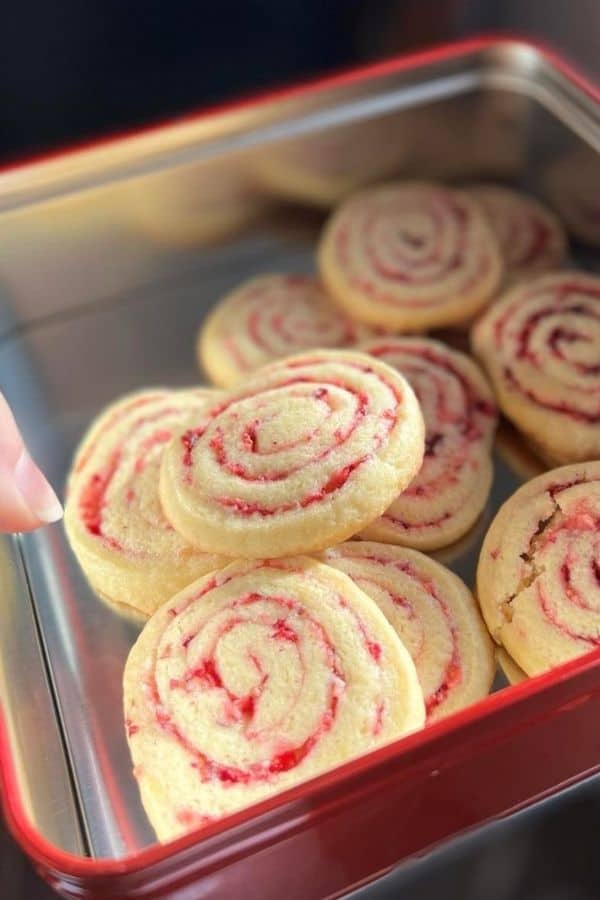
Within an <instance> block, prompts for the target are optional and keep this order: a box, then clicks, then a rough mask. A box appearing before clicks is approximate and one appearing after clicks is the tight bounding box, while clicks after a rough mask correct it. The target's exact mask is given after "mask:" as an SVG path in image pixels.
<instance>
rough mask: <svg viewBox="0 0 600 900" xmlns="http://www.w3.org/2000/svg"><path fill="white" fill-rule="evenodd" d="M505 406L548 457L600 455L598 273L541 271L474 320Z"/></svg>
mask: <svg viewBox="0 0 600 900" xmlns="http://www.w3.org/2000/svg"><path fill="white" fill-rule="evenodd" d="M472 343H473V348H474V350H475V353H476V354H477V356H478V357H479V359H480V360H481V362H482V363H483V365H484V366H485V368H486V369H487V371H488V373H489V375H490V378H491V379H492V382H493V385H494V387H495V389H496V396H497V399H498V402H499V404H500V406H501V408H502V410H503V412H504V413H505V414H506V415H507V416H508V418H509V419H511V420H512V422H513V423H514V424H515V425H516V426H517V428H519V429H520V430H521V431H522V432H524V434H525V435H527V437H528V438H529V439H530V440H531V441H532V443H533V444H534V445H535V447H536V449H537V451H538V452H539V453H540V455H541V456H542V457H543V458H544V459H545V460H547V461H548V462H550V463H566V462H576V461H577V460H586V459H595V458H597V457H600V278H598V277H597V276H594V275H586V274H583V273H581V272H560V273H555V274H553V275H542V276H540V277H538V278H535V279H532V280H531V281H528V282H526V283H525V284H523V285H521V286H518V287H515V288H513V290H511V291H509V292H508V293H507V294H506V295H505V296H504V297H503V298H502V299H501V300H499V301H498V302H497V303H495V304H494V305H493V306H492V307H491V308H490V309H489V310H487V312H486V313H485V315H483V316H482V317H481V319H480V320H479V321H478V322H477V323H476V324H475V326H474V328H473V332H472Z"/></svg>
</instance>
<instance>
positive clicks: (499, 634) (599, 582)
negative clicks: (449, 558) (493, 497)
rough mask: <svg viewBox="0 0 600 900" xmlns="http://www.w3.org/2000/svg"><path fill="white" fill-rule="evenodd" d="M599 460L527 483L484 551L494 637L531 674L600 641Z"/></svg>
mask: <svg viewBox="0 0 600 900" xmlns="http://www.w3.org/2000/svg"><path fill="white" fill-rule="evenodd" d="M599 559H600V461H599V462H588V463H577V464H575V465H570V466H563V467H562V468H560V469H554V470H552V471H551V472H546V473H545V474H544V475H540V476H538V477H537V478H534V479H533V480H532V481H529V482H527V483H526V484H524V485H523V486H522V487H521V488H519V490H518V491H517V492H516V493H515V494H513V495H512V497H510V499H509V500H507V501H506V503H505V504H504V505H503V506H502V507H501V508H500V510H499V512H498V513H497V515H496V517H495V519H494V521H493V522H492V525H491V526H490V529H489V531H488V533H487V535H486V537H485V540H484V542H483V546H482V548H481V556H480V558H479V565H478V569H477V595H478V598H479V603H480V605H481V609H482V612H483V615H484V618H485V620H486V622H487V626H488V628H489V630H490V633H491V635H492V637H493V638H494V639H495V640H496V641H497V643H498V644H500V645H502V646H503V647H504V648H505V650H506V651H507V652H508V653H509V655H510V656H511V657H512V658H513V660H514V661H515V662H516V663H517V665H518V666H520V668H521V669H523V671H524V672H526V673H527V674H528V675H537V674H538V673H539V672H543V671H545V670H546V669H549V668H551V667H552V666H556V665H558V664H559V663H563V662H566V661H567V660H569V659H572V658H573V657H576V656H579V655H581V654H583V653H586V652H588V651H590V650H593V649H595V648H596V647H598V646H600V577H599V575H600V570H599V567H598V560H599Z"/></svg>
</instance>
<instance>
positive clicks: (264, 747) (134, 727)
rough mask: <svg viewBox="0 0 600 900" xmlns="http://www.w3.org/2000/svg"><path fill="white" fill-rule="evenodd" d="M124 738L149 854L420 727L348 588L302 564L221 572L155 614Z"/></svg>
mask: <svg viewBox="0 0 600 900" xmlns="http://www.w3.org/2000/svg"><path fill="white" fill-rule="evenodd" d="M124 707H125V722H126V729H127V737H128V741H129V746H130V750H131V755H132V758H133V762H134V767H135V768H134V774H135V776H136V778H137V780H138V782H139V787H140V791H141V795H142V801H143V804H144V808H145V809H146V812H147V814H148V818H149V819H150V821H151V823H152V825H153V826H154V828H155V830H156V833H157V835H158V837H159V839H160V840H161V841H167V840H170V839H171V838H175V837H177V836H178V835H181V834H183V833H185V832H187V831H190V830H192V829H194V828H198V827H202V826H203V825H205V824H207V823H209V822H212V821H215V820H216V819H220V818H221V817H223V816H225V815H227V814H228V813H232V812H234V811H235V810H239V809H243V808H245V807H247V806H250V805H251V804H253V803H256V802H257V801H259V800H262V799H264V798H266V797H271V796H272V795H273V794H276V793H278V792H280V791H282V790H285V789H286V788H289V787H291V786H292V785H295V784H298V783H299V782H302V781H305V780H306V779H308V778H312V777H313V776H315V775H318V774H320V773H322V772H325V771H327V770H329V769H331V768H333V767H334V766H337V765H339V764H340V763H343V762H345V761H347V760H349V759H352V758H353V757H356V756H358V755H360V754H363V753H366V752H367V751H369V750H371V749H372V748H375V747H378V746H380V745H382V744H385V743H388V742H390V741H393V740H395V739H397V738H399V737H401V736H402V735H404V734H406V733H408V732H410V731H414V730H415V729H418V728H420V727H421V726H422V725H423V723H424V718H425V710H424V704H423V695H422V693H421V689H420V687H419V682H418V678H417V673H416V671H415V666H414V664H413V662H412V660H411V658H410V655H409V653H408V651H407V650H406V649H405V647H404V646H403V644H402V642H401V641H400V640H399V639H398V637H397V635H396V634H395V632H394V630H393V628H392V627H391V626H390V625H389V623H388V622H387V621H386V619H385V617H384V616H383V615H382V613H381V612H380V611H379V609H377V607H376V605H375V604H374V603H373V602H372V601H371V600H370V599H369V598H368V597H367V596H366V595H365V594H363V592H362V591H361V590H359V589H358V588H357V587H356V586H355V585H354V584H353V583H352V582H351V580H350V579H349V578H348V577H347V576H345V575H343V574H342V573H341V572H337V571H335V570H334V569H332V568H330V567H329V566H325V565H323V564H321V563H318V562H315V561H314V560H310V559H307V558H297V559H286V560H275V561H273V560H270V561H268V560H267V561H265V560H260V561H251V562H241V561H238V562H235V563H232V564H231V565H229V566H227V567H226V568H225V569H222V570H221V571H220V572H217V573H214V574H212V575H209V576H207V577H205V578H203V579H201V580H199V581H197V582H195V583H194V584H193V585H190V586H189V587H188V588H187V589H185V590H184V591H182V592H181V593H180V594H179V595H178V596H176V597H175V598H173V599H172V600H170V601H169V602H168V603H166V604H165V605H164V606H163V607H162V608H161V609H160V610H158V612H157V613H156V614H155V615H154V616H153V617H152V618H151V619H150V620H149V622H148V623H147V624H146V626H145V628H144V630H143V631H142V633H141V635H140V637H139V638H138V640H137V642H136V644H135V645H134V647H133V649H132V650H131V652H130V655H129V658H128V660H127V665H126V667H125V675H124Z"/></svg>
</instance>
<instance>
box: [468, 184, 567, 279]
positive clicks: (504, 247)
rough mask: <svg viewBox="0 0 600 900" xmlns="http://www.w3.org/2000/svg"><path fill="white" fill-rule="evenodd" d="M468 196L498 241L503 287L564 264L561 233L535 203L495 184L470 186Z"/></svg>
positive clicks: (556, 222) (564, 246) (564, 244)
mask: <svg viewBox="0 0 600 900" xmlns="http://www.w3.org/2000/svg"><path fill="white" fill-rule="evenodd" d="M468 193H469V194H470V195H471V197H473V199H474V200H476V201H477V203H479V205H480V206H481V208H482V209H483V211H484V213H485V215H486V217H487V220H488V222H489V224H490V227H491V228H492V231H493V232H494V234H495V235H496V238H497V239H498V243H499V244H500V250H501V251H502V258H503V261H504V266H505V270H506V271H505V283H507V282H516V281H518V280H520V279H523V278H528V277H530V276H532V275H540V274H542V273H543V272H548V271H550V270H551V269H556V268H558V266H560V265H561V263H562V262H563V261H564V258H565V255H566V252H567V239H566V236H565V232H564V229H563V227H562V225H561V223H560V221H559V219H558V218H557V217H556V216H555V215H554V213H552V212H550V210H549V209H547V208H546V207H545V206H543V205H542V204H541V203H540V202H539V201H538V200H535V199H534V198H533V197H529V196H527V195H526V194H523V193H521V192H519V191H514V190H511V189H510V188H506V187H500V186H499V185H495V184H478V185H474V186H473V187H471V188H469V191H468Z"/></svg>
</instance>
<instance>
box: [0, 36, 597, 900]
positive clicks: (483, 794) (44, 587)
mask: <svg viewBox="0 0 600 900" xmlns="http://www.w3.org/2000/svg"><path fill="white" fill-rule="evenodd" d="M390 146H391V147H393V148H394V153H393V154H390V152H389V150H390ZM599 153H600V96H599V95H598V93H596V92H595V91H594V89H593V88H592V87H590V86H589V85H587V84H586V83H585V82H584V81H583V80H582V79H581V78H579V77H578V76H577V75H575V74H574V73H573V72H571V71H570V70H569V69H568V67H567V66H566V65H565V64H564V63H562V62H561V61H560V60H558V59H557V58H556V57H555V56H553V55H552V54H551V53H549V52H547V51H545V50H543V49H540V48H538V47H535V46H532V45H530V44H527V43H524V42H522V41H519V40H513V39H510V40H509V39H499V40H496V39H483V40H476V41H470V42H467V43H462V44H458V45H455V46H452V47H448V48H443V49H440V50H435V51H432V52H428V53H424V54H420V55H417V56H412V57H408V58H403V59H398V60H392V61H388V62H384V63H381V64H377V65H375V66H372V67H369V68H366V69H363V70H359V71H353V72H350V73H348V74H344V75H339V76H334V77H332V78H328V79H326V80H325V81H322V82H319V83H317V84H313V85H309V86H306V87H301V88H297V89H292V90H287V91H282V92H280V93H278V94H275V95H272V96H270V97H266V98H263V99H259V100H257V101H252V102H245V103H242V104H239V105H234V106H231V107H228V108H225V109H222V110H217V111H214V112H209V113H207V114H205V115H202V116H197V117H192V118H190V119H188V120H184V121H181V122H178V123H174V124H170V125H166V126H164V127H159V128H156V129H153V130H151V131H148V132H145V133H143V134H140V135H138V136H136V135H133V136H129V137H125V138H120V139H117V140H115V141H111V142H108V143H105V144H102V145H99V146H96V147H91V148H84V149H81V150H76V151H73V152H70V153H66V154H61V155H59V156H57V157H54V158H51V159H48V160H45V161H40V162H34V163H31V164H26V165H22V166H17V167H15V168H13V169H9V170H7V171H5V172H4V173H3V174H2V175H0V210H1V211H0V386H1V388H2V390H3V391H4V392H5V394H6V396H7V398H8V400H9V402H10V403H11V404H12V406H13V408H14V410H15V413H16V415H17V417H18V419H19V421H20V423H21V425H22V427H23V431H24V433H25V436H26V439H27V441H28V442H29V444H30V446H31V448H32V451H33V453H34V455H35V456H36V457H37V459H38V460H39V461H40V463H41V464H42V465H43V467H44V468H45V470H46V471H47V472H48V474H49V476H50V477H51V479H52V480H53V482H54V483H55V484H57V485H59V486H62V485H64V480H65V475H66V472H67V468H68V465H69V461H70V457H71V453H72V451H73V447H74V445H75V442H76V441H77V440H78V438H79V437H80V435H81V433H82V431H83V429H84V428H85V427H86V425H87V424H88V422H89V421H90V420H91V418H92V417H93V416H94V415H95V414H96V413H97V412H98V411H99V410H100V409H101V407H102V406H103V405H104V404H106V403H108V402H109V401H111V400H112V399H113V398H114V397H116V396H117V395H119V394H121V393H123V392H125V391H129V390H132V389H134V388H138V387H142V386H144V385H151V384H166V385H173V386H176V385H180V386H181V385H186V384H189V383H192V382H194V381H196V380H197V378H198V374H197V370H196V366H195V361H194V353H193V338H194V334H195V331H196V329H197V327H198V325H199V323H200V321H201V319H202V318H203V316H204V315H205V314H206V312H207V310H208V309H209V308H210V306H211V304H212V303H213V302H215V301H216V300H217V299H218V298H219V297H220V296H221V295H222V294H223V293H224V292H225V291H226V290H228V289H230V288H231V287H232V286H234V285H235V284H236V283H237V282H238V281H240V280H241V279H243V278H246V277H248V276H250V275H252V274H254V273H258V272H262V271H265V270H266V271H268V270H300V271H310V270H311V269H312V267H313V249H314V242H315V237H316V235H317V234H318V230H319V228H320V226H321V224H322V221H323V216H324V211H323V207H324V206H326V205H327V204H328V203H330V202H331V201H332V199H334V198H333V195H332V194H340V195H341V193H343V192H344V191H346V190H349V189H350V187H352V186H356V185H357V184H358V183H359V182H367V181H369V180H373V179H379V178H381V177H386V178H388V177H395V176H398V177H405V176H428V177H429V176H432V177H433V176H439V177H443V178H461V177H462V178H464V177H495V178H501V179H503V180H504V181H506V182H508V183H512V184H516V185H519V186H522V187H524V188H526V189H528V190H530V191H532V192H534V193H538V194H540V195H541V196H543V197H546V199H548V200H549V201H550V202H551V203H553V204H554V205H558V206H560V205H561V204H562V206H563V209H564V217H565V218H566V219H567V220H568V221H569V224H570V225H571V227H572V230H573V232H574V234H575V235H576V237H575V239H574V240H573V243H572V250H573V260H572V261H573V262H574V263H575V264H577V265H581V266H584V267H586V268H596V269H598V262H599V260H600V254H599V253H598V252H597V251H596V250H595V249H594V244H595V243H598V242H597V241H596V236H597V235H596V234H595V231H594V225H595V224H596V226H597V222H598V221H600V219H599V218H598V216H596V212H597V209H598V205H597V206H596V208H595V209H594V208H592V207H591V204H592V201H593V197H592V195H591V191H592V189H596V190H597V186H598V184H599V183H600V179H599V178H598V175H599V174H600V163H599V159H600V156H599V155H598V154H599ZM315 166H316V169H317V170H318V171H317V173H316V174H317V176H318V177H316V178H315ZM307 167H308V170H309V173H308V174H309V177H308V178H307ZM323 170H325V176H326V177H325V179H324V180H323V177H322V176H323ZM282 171H283V174H282ZM596 203H597V204H598V198H596ZM559 211H560V210H559ZM577 236H578V237H577ZM534 471H535V463H534V462H533V461H532V460H531V459H530V458H528V457H527V454H526V451H524V450H523V448H522V447H520V446H519V445H518V444H517V443H515V441H514V440H513V439H512V438H510V436H509V438H507V439H505V440H503V441H502V442H501V444H500V445H499V446H498V448H497V453H496V479H495V483H494V488H493V492H492V497H491V500H490V504H489V507H488V509H487V510H486V512H485V513H484V515H483V517H482V520H481V521H480V522H479V523H478V525H477V526H476V527H475V529H474V531H473V533H472V534H471V535H469V536H467V538H466V539H464V541H463V542H461V544H460V546H457V547H455V548H451V549H450V550H449V551H445V552H444V554H443V558H444V559H445V561H446V562H448V564H450V565H451V566H452V567H453V568H454V569H456V571H458V572H459V573H460V574H461V575H462V576H463V577H464V578H465V579H466V580H467V582H469V583H471V584H472V582H473V575H474V566H475V562H476V558H477V552H478V548H479V544H480V541H481V537H482V534H483V532H484V530H485V527H486V526H487V523H488V522H489V520H490V517H491V515H492V514H493V511H494V509H495V508H496V507H497V505H498V503H499V502H500V501H501V500H502V499H503V498H504V497H505V496H507V495H508V494H510V493H511V492H512V491H513V490H514V489H515V488H516V486H517V485H518V484H519V483H520V482H521V481H522V480H523V478H525V477H528V476H529V475H531V474H533V473H534ZM0 584H1V586H2V602H1V604H0V699H1V707H0V713H1V715H0V776H1V788H2V801H3V805H4V812H5V815H6V819H7V821H8V824H9V826H10V828H11V830H12V832H13V834H14V835H15V837H16V839H17V840H18V841H19V843H20V844H21V845H22V846H23V847H24V849H25V850H26V852H27V853H28V854H29V855H30V856H31V858H32V859H33V860H34V862H35V864H36V866H37V868H38V869H39V871H40V872H41V873H42V874H43V875H44V876H45V877H46V878H47V879H48V881H50V883H51V884H53V885H54V886H55V887H56V888H57V889H58V890H60V891H61V892H62V893H63V894H64V895H65V896H68V897H98V898H100V897H119V898H127V897H132V898H133V897H136V898H140V897H153V898H154V897H169V898H180V900H183V898H192V897H193V898H194V900H199V898H202V897H208V896H210V897H212V898H214V897H236V896H239V895H240V894H241V893H242V892H243V895H244V896H245V897H246V898H247V900H258V898H261V900H264V898H267V897H273V898H278V897H281V896H283V895H284V894H285V896H286V897H287V898H289V900H295V898H302V900H307V898H311V897H325V896H333V895H337V894H340V893H343V892H345V891H348V890H350V889H351V888H353V887H357V886H359V885H361V884H366V883H367V882H369V881H371V880H372V879H374V878H375V877H376V876H377V875H378V874H381V873H382V872H384V871H386V870H389V869H390V868H391V867H393V866H395V865H397V864H399V863H400V862H401V861H402V860H403V859H406V858H407V857H409V856H411V855H414V854H420V853H423V852H425V851H426V850H427V848H429V847H431V846H432V845H433V844H434V843H436V842H439V841H441V840H443V839H446V838H448V837H449V836H451V835H454V834H457V833H459V832H463V831H465V830H466V829H469V828H472V827H474V826H476V825H478V824H481V823H483V822H484V821H489V820H490V819H492V818H496V817H500V816H506V815H508V814H509V813H511V812H513V811H515V810H516V809H517V808H521V807H524V806H526V805H527V804H530V803H532V802H533V801H534V800H536V799H538V798H540V797H541V796H544V795H549V794H551V793H553V792H556V791H558V790H559V789H560V788H561V787H562V786H564V785H566V784H567V783H570V782H573V781H575V780H578V779H581V778H583V777H585V776H586V775H587V774H590V773H591V772H593V771H595V770H597V769H599V768H600V726H598V724H597V723H598V722H599V721H600V653H598V652H596V653H593V654H590V655H589V656H586V657H584V658H581V659H578V660H576V661H573V662H571V663H569V664H567V665H565V666H563V667H561V668H559V669H556V670H554V671H552V672H550V673H547V674H546V675H543V676H540V677H538V678H535V679H532V680H530V681H527V682H525V683H522V684H520V685H518V686H516V687H513V688H510V689H506V683H505V682H502V680H499V681H498V683H497V690H496V692H495V693H494V694H492V695H491V696H490V697H489V698H487V699H486V700H484V701H482V702H480V703H478V704H476V705H474V706H472V707H470V708H468V709H466V710H463V711H461V712H459V713H457V714H455V715H453V716H451V717H450V718H448V719H446V720H443V721H442V722H440V723H438V724H435V725H432V726H430V727H428V728H427V729H426V730H424V731H423V732H421V733H418V734H415V735H412V736H409V737H407V738H405V739H403V740H401V741H398V742H396V743H394V744H393V745H390V746H387V747H385V748H383V749H380V750H378V751H376V752H374V753H371V754H370V755H368V756H366V757H363V758H361V759H358V760H356V761H353V762H350V763H348V764H346V765H344V766H342V767H340V768H338V769H336V770H335V771H333V772H330V773H328V774H325V775H323V776H320V777H319V778H316V779H314V780H313V781H311V782H309V783H307V784H304V785H301V786H300V787H297V788H294V789H292V790H290V791H288V792H286V793H285V794H281V795H280V796H277V797H275V798H273V799H272V800H269V801H266V802H263V803H261V804H259V805H257V806H255V807H253V808H251V809H248V810H245V811H243V812H241V813H237V814H235V815H233V816H231V817H230V818H228V819H226V820H223V821H221V822H219V823H215V824H213V825H211V826H209V827H207V828H206V829H205V830H204V831H203V832H202V834H191V835H188V836H186V837H185V838H182V839H180V840H178V841H176V842H174V843H172V844H169V845H166V846H160V845H158V844H157V843H156V842H155V839H154V837H153V833H152V831H151V829H150V828H149V826H148V824H147V821H146V818H145V816H144V813H143V810H142V808H141V805H140V801H139V798H138V793H137V788H136V785H135V783H134V780H133V777H132V774H131V764H130V759H129V755H128V751H127V747H126V743H125V736H124V732H123V725H122V715H121V674H122V670H123V665H124V661H125V658H126V656H127V653H128V650H129V648H130V646H131V644H132V642H133V640H134V639H135V637H136V634H137V633H138V631H139V628H140V622H138V621H136V620H135V619H133V618H131V619H128V618H126V617H124V616H122V615H120V614H119V613H118V612H116V611H115V610H113V609H111V608H109V607H108V606H107V605H105V604H104V603H102V602H101V601H99V600H98V599H97V598H95V597H94V596H93V595H92V594H91V592H90V589H89V588H88V586H87V584H86V582H85V580H84V579H83V577H82V575H81V572H80V571H79V569H78V567H77V565H76V563H75V560H74V558H73V556H72V555H71V553H70V550H69V548H68V546H67V544H66V541H65V537H64V534H63V531H62V529H61V527H60V526H54V527H51V528H47V529H45V530H44V531H43V532H40V533H36V534H31V535H26V536H17V537H4V538H2V539H1V543H0Z"/></svg>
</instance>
